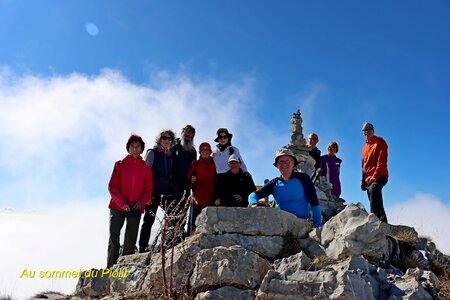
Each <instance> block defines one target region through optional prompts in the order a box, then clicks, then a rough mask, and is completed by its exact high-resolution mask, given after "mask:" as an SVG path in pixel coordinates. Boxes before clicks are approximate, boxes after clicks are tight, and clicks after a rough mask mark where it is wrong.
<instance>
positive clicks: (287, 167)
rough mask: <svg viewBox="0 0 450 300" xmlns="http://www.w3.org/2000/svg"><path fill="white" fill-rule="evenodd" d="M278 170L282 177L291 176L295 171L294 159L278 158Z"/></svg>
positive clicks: (286, 156)
mask: <svg viewBox="0 0 450 300" xmlns="http://www.w3.org/2000/svg"><path fill="white" fill-rule="evenodd" d="M277 168H278V170H279V171H280V173H281V174H282V175H289V174H291V173H292V170H293V169H294V159H293V158H292V157H290V156H288V155H283V156H281V157H280V158H278V161H277Z"/></svg>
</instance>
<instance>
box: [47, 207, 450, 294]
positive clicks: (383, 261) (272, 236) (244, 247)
mask: <svg viewBox="0 0 450 300" xmlns="http://www.w3.org/2000/svg"><path fill="white" fill-rule="evenodd" d="M449 263H450V262H449V259H448V257H447V256H446V255H444V254H442V253H441V252H439V251H438V250H437V249H436V247H435V245H434V244H433V243H432V242H430V241H428V240H426V239H424V238H419V237H418V236H417V233H416V231H415V230H414V228H411V227H406V226H393V225H389V224H386V223H384V222H381V221H379V220H378V218H377V217H376V216H375V215H373V214H368V213H367V212H366V210H365V209H364V207H363V206H362V205H361V204H356V205H354V204H350V205H348V206H346V207H345V208H344V209H342V210H341V211H340V212H339V213H337V214H336V215H335V216H333V217H331V218H330V219H329V220H328V221H327V222H326V223H325V224H324V226H323V227H322V228H320V229H313V228H312V226H311V224H310V223H309V222H308V221H306V220H303V219H299V218H296V217H295V216H294V215H292V214H290V213H288V212H285V211H282V210H280V209H276V208H229V207H208V208H206V209H205V210H204V211H203V212H202V213H201V214H200V216H199V217H198V219H197V232H196V233H195V234H194V235H193V236H191V237H189V238H187V239H185V240H184V241H183V242H181V243H179V244H177V245H176V246H169V247H166V248H164V247H162V248H161V249H160V250H159V251H158V252H156V253H144V254H135V255H128V256H122V257H121V258H120V259H119V261H118V264H117V265H115V266H114V267H113V268H112V269H111V270H110V271H109V273H110V274H124V273H125V272H126V275H127V276H97V277H95V278H94V277H88V278H86V277H84V276H82V277H81V278H80V280H79V282H78V284H77V287H76V292H75V294H74V295H71V296H61V295H60V296H59V298H58V296H54V297H52V298H49V299H71V300H76V299H90V298H100V299H105V300H106V299H111V300H113V299H114V300H115V299H117V300H119V299H197V300H200V299H390V300H391V299H439V295H440V294H439V293H440V291H441V289H442V286H441V282H440V281H439V279H438V277H437V275H436V273H435V272H438V271H439V268H438V267H436V265H437V264H440V265H441V266H442V265H444V266H445V265H447V266H448V264H449ZM447 272H448V271H447ZM99 273H101V272H99ZM441 295H443V294H441ZM40 299H42V298H40ZM441 299H444V298H442V297H441Z"/></svg>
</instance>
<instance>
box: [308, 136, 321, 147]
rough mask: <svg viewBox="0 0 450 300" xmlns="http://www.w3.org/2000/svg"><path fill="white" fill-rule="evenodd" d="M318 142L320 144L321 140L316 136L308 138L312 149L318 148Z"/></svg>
mask: <svg viewBox="0 0 450 300" xmlns="http://www.w3.org/2000/svg"><path fill="white" fill-rule="evenodd" d="M318 142H319V139H318V138H317V137H316V136H314V135H310V136H308V143H309V145H310V146H311V148H314V147H316V145H317V143H318Z"/></svg>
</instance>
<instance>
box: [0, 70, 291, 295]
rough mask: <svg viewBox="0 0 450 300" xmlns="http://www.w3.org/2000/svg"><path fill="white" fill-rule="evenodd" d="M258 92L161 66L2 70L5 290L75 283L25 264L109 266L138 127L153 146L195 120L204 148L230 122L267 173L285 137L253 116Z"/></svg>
mask: <svg viewBox="0 0 450 300" xmlns="http://www.w3.org/2000/svg"><path fill="white" fill-rule="evenodd" d="M252 89H253V79H252V78H251V77H245V76H242V77H237V78H235V81H234V82H220V81H217V80H212V79H201V78H197V79H192V78H190V77H188V76H187V75H185V74H173V73H168V72H159V73H157V75H156V76H154V77H153V78H152V81H151V83H150V84H148V85H137V84H134V83H132V82H130V81H128V80H127V79H126V78H125V77H123V76H122V75H121V74H120V73H119V72H117V71H114V70H104V71H102V72H101V73H100V74H99V75H97V76H85V75H81V74H71V75H68V76H54V77H43V76H38V75H33V74H28V75H16V74H13V73H11V72H10V71H9V70H8V69H7V68H3V69H0V107H1V110H0V139H1V140H2V141H3V144H2V145H4V146H2V147H0V179H1V180H2V185H0V228H2V231H0V243H1V245H8V246H4V249H3V250H2V255H1V256H0V265H1V266H2V272H1V273H0V287H1V289H0V295H12V296H13V297H14V298H24V297H28V296H30V295H31V294H33V293H37V292H39V291H44V290H49V289H50V290H60V291H64V292H66V293H70V292H72V291H73V289H74V287H75V283H76V280H69V279H54V280H49V279H24V278H22V279H20V278H19V276H20V274H21V272H22V271H23V269H24V268H27V269H28V270H48V269H50V270H54V269H55V270H57V269H87V268H91V267H97V268H98V267H102V266H103V264H104V262H105V259H106V247H107V238H108V237H107V234H108V228H107V227H108V219H107V215H108V209H107V205H108V202H109V195H108V192H107V183H108V180H109V177H110V175H111V171H112V166H113V163H114V161H116V160H118V159H121V158H122V157H124V156H125V154H126V151H125V142H126V139H127V138H128V136H129V134H130V133H131V132H136V133H139V134H141V135H142V136H143V138H144V140H145V141H146V145H147V148H148V147H151V146H153V143H154V137H155V135H156V133H157V132H158V131H160V130H161V129H163V128H172V129H173V130H175V131H176V132H177V133H179V131H180V129H181V128H182V127H183V126H184V125H186V124H188V123H189V124H193V125H194V126H195V127H196V128H197V135H196V142H197V145H198V144H200V142H202V141H209V142H211V143H212V141H213V139H214V138H215V133H216V130H217V128H219V127H228V128H229V129H230V131H231V132H233V133H234V138H233V142H234V144H235V145H237V146H238V147H239V148H240V150H241V153H242V154H243V155H244V157H245V159H246V162H247V165H248V166H249V167H250V168H251V166H255V169H257V170H258V172H261V173H264V174H267V172H265V171H261V170H264V168H268V169H273V167H272V166H271V165H270V163H265V164H261V163H260V161H265V162H270V161H271V159H272V156H273V153H274V150H273V149H271V147H273V148H274V149H275V148H277V147H278V146H279V145H280V144H282V142H283V141H280V140H279V137H277V136H276V134H275V133H273V132H271V131H270V130H268V129H267V128H266V126H265V125H264V124H263V123H262V122H260V121H259V120H257V118H256V117H254V115H253V113H252V110H253V109H254V105H256V104H253V102H252V101H254V99H253V92H252ZM255 132H258V134H257V135H255ZM268 140H270V141H273V145H270V146H268V145H267V141H268ZM267 149H270V150H269V151H264V150H267ZM266 155H268V156H269V157H267V158H263V157H264V156H266ZM256 166H257V167H256ZM260 181H261V182H262V180H260ZM5 208H12V209H8V211H6V210H5ZM2 209H3V210H2ZM24 210H29V211H31V212H29V213H23V211H24Z"/></svg>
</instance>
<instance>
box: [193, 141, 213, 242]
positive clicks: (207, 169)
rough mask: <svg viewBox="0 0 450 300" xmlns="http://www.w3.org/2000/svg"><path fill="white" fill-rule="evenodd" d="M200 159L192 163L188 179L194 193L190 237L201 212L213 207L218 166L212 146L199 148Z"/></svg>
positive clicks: (205, 144) (201, 145) (204, 143)
mask: <svg viewBox="0 0 450 300" xmlns="http://www.w3.org/2000/svg"><path fill="white" fill-rule="evenodd" d="M198 152H199V153H200V158H199V159H198V160H196V161H194V162H192V164H191V167H190V169H189V172H188V175H187V179H188V188H190V189H192V192H193V203H192V210H191V214H190V216H189V222H188V235H191V234H192V233H193V232H194V231H195V220H196V219H197V216H198V215H199V214H200V212H201V211H202V210H203V209H204V208H205V207H206V206H209V205H212V202H213V195H214V181H215V178H214V177H215V175H216V166H215V164H214V161H213V159H212V157H211V153H212V151H211V145H210V144H209V143H207V142H203V143H201V144H200V147H198Z"/></svg>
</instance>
